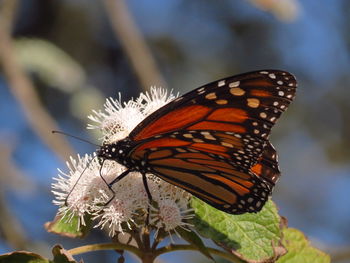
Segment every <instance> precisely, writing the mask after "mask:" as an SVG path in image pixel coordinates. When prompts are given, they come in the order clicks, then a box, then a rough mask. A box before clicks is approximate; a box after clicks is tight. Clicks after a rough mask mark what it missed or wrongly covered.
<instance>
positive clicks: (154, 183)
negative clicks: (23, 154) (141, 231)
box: [52, 87, 192, 236]
mask: <svg viewBox="0 0 350 263" xmlns="http://www.w3.org/2000/svg"><path fill="white" fill-rule="evenodd" d="M174 98H175V96H174V95H172V94H171V93H170V94H169V95H168V93H167V91H165V90H163V89H160V88H158V89H157V88H154V87H152V88H151V92H150V93H147V92H146V93H141V95H140V96H139V97H138V98H137V99H136V100H130V101H129V102H124V103H122V102H121V96H120V95H119V98H118V99H116V100H115V99H112V98H109V99H107V100H106V103H105V104H104V110H103V111H102V110H98V111H93V114H92V115H90V116H88V118H89V119H90V120H92V121H93V122H94V124H89V125H88V128H89V129H99V130H100V131H101V132H102V140H103V142H104V143H112V142H116V141H117V140H120V139H123V138H125V137H126V136H128V135H129V133H130V132H131V131H132V130H133V129H134V128H135V127H136V126H137V125H138V124H139V123H140V122H141V121H142V120H143V119H144V118H145V117H147V116H148V115H150V114H151V113H153V112H154V111H155V110H157V109H159V108H160V107H162V106H164V105H165V104H167V103H168V102H169V101H171V100H173V99H174ZM95 156H96V155H94V156H89V155H85V156H84V157H80V156H78V158H77V159H73V158H71V161H70V163H67V166H68V169H69V172H68V173H64V172H62V171H59V175H58V178H55V180H56V182H55V183H53V184H52V189H53V190H52V192H53V193H54V195H55V197H56V200H55V201H54V203H55V204H57V205H59V206H60V208H59V213H60V214H61V215H65V216H67V215H69V216H71V217H72V216H79V218H80V223H81V224H82V225H84V224H85V222H84V216H85V215H86V214H90V215H92V216H93V219H95V220H96V221H97V224H96V227H101V228H108V231H109V234H110V235H111V236H113V235H115V234H116V233H117V232H123V231H124V230H126V229H130V228H132V226H133V225H138V224H140V219H143V220H144V222H143V223H145V218H146V216H145V214H146V213H147V212H148V211H149V212H150V215H149V216H148V218H149V219H150V220H149V223H150V225H151V226H153V227H154V228H156V229H158V230H159V229H161V228H164V230H165V231H168V232H170V231H172V230H175V228H177V227H183V228H186V227H188V226H189V225H188V223H186V220H187V219H189V218H191V217H192V210H191V209H188V202H189V198H190V196H191V195H190V194H188V193H187V192H185V191H184V190H182V189H180V188H178V187H176V186H173V185H171V184H168V183H166V182H165V181H163V180H161V179H160V178H158V177H156V176H154V175H150V174H149V175H147V182H148V183H147V184H148V186H149V189H150V193H151V195H152V200H153V201H155V203H156V205H151V204H150V202H149V199H148V195H147V192H146V190H145V186H144V183H143V180H142V175H141V173H139V172H131V173H130V174H128V175H127V176H126V177H125V178H123V179H122V180H120V181H118V182H117V183H115V184H113V185H112V190H111V189H109V187H108V185H107V184H106V182H107V183H109V182H112V181H113V180H114V179H115V178H116V177H117V176H118V175H120V174H121V173H122V172H123V171H125V169H126V168H125V167H124V166H123V165H121V164H119V163H117V162H115V161H107V160H106V161H105V162H104V164H103V166H102V168H101V165H100V163H99V162H98V158H95ZM101 176H102V177H103V179H104V180H105V181H106V182H105V181H104V180H103V179H102V178H101Z"/></svg>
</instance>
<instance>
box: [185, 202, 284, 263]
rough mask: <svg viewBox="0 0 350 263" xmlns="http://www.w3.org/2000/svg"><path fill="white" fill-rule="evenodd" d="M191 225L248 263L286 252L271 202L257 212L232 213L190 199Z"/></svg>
mask: <svg viewBox="0 0 350 263" xmlns="http://www.w3.org/2000/svg"><path fill="white" fill-rule="evenodd" d="M191 206H192V208H194V210H195V214H196V216H195V218H194V222H193V225H194V226H195V228H196V230H197V231H198V233H199V234H200V235H202V236H204V237H207V238H210V239H212V240H213V241H214V242H215V243H217V244H218V245H220V246H221V247H224V248H225V249H226V250H227V251H230V253H233V254H235V255H236V256H238V257H240V258H241V259H244V260H245V261H247V262H255V263H257V262H267V261H271V260H274V259H276V258H278V257H279V256H281V255H283V254H284V253H286V250H285V249H284V247H283V246H282V245H281V243H280V240H281V236H282V233H281V229H280V223H281V222H280V220H281V218H280V216H279V215H278V213H277V208H276V206H275V205H274V203H273V202H272V201H268V202H267V203H266V205H265V206H264V207H263V209H262V210H261V211H260V212H259V213H246V214H243V215H231V214H228V213H225V212H222V211H220V210H218V209H215V208H214V207H212V206H210V205H207V204H206V203H204V202H202V201H201V200H199V199H197V198H192V201H191Z"/></svg>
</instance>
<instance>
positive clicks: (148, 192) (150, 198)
mask: <svg viewBox="0 0 350 263" xmlns="http://www.w3.org/2000/svg"><path fill="white" fill-rule="evenodd" d="M142 181H143V185H144V187H145V190H146V193H147V196H148V200H149V203H150V204H151V203H152V195H151V191H150V190H149V187H148V183H147V176H146V174H144V173H143V174H142ZM149 214H150V207H149V206H148V208H147V218H146V225H148V223H149Z"/></svg>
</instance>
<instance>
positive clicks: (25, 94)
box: [0, 0, 74, 159]
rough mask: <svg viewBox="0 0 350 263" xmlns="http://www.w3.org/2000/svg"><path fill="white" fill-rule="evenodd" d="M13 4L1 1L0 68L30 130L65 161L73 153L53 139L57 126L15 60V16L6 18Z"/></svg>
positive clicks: (67, 146)
mask: <svg viewBox="0 0 350 263" xmlns="http://www.w3.org/2000/svg"><path fill="white" fill-rule="evenodd" d="M16 3H17V1H14V0H6V1H2V5H1V10H0V12H1V13H0V65H1V66H2V70H3V72H4V74H5V76H6V79H7V82H8V86H9V87H10V89H11V91H12V93H13V95H14V97H15V98H16V99H17V101H18V103H19V104H20V105H21V107H22V108H23V112H24V114H25V115H26V117H27V119H28V121H29V123H30V125H31V126H32V128H33V130H34V131H35V132H36V133H37V135H38V136H39V138H41V139H42V140H43V141H44V142H45V143H46V145H47V146H48V147H50V148H51V149H52V150H53V151H54V152H56V153H57V154H58V155H59V156H60V157H61V158H62V159H66V157H67V155H73V154H74V150H73V149H72V148H71V146H70V145H69V143H68V142H67V141H66V140H65V139H64V138H63V137H60V136H52V134H51V130H58V126H57V125H56V123H55V121H54V120H53V119H52V118H51V116H50V115H49V114H48V112H47V111H46V110H45V109H44V108H43V107H42V105H41V103H40V100H39V98H38V95H37V94H36V91H35V87H34V86H33V84H32V82H31V81H30V79H29V78H28V77H27V76H26V74H25V73H24V71H23V69H22V68H21V66H20V65H19V63H18V62H17V60H16V55H15V52H14V49H13V43H12V39H11V31H10V28H11V25H12V22H13V20H10V19H13V18H14V15H9V14H15V13H16V11H15V8H16V6H17V5H16ZM11 8H12V10H11Z"/></svg>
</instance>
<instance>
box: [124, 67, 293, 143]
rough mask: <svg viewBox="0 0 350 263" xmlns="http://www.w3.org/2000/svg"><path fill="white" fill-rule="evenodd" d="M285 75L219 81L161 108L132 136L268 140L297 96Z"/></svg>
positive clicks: (263, 74)
mask: <svg viewBox="0 0 350 263" xmlns="http://www.w3.org/2000/svg"><path fill="white" fill-rule="evenodd" d="M295 91H296V80H295V78H294V77H293V76H292V75H291V74H289V73H287V72H284V71H276V70H270V71H256V72H251V73H245V74H242V75H238V76H233V77H229V78H226V79H222V80H218V81H215V82H212V83H210V84H207V85H204V86H202V87H200V88H198V89H195V90H193V91H191V92H189V93H187V94H185V95H183V96H181V97H179V98H177V99H175V100H174V101H172V102H170V103H168V104H167V105H165V106H164V107H162V108H160V109H159V110H157V111H156V112H154V113H153V114H151V115H150V116H149V117H147V118H146V119H145V120H144V121H143V122H141V123H140V124H139V125H138V126H137V127H136V128H135V129H134V130H133V131H132V132H131V133H130V136H129V137H130V138H131V139H132V140H135V141H138V140H143V139H147V138H150V137H153V136H157V135H159V134H163V133H167V132H173V131H177V130H183V129H187V130H222V131H226V132H227V131H231V132H236V133H241V134H252V135H254V136H256V137H260V138H263V139H266V138H267V137H268V135H269V133H270V129H271V127H272V126H273V124H274V123H275V122H276V121H277V119H278V118H279V116H280V115H281V113H282V112H283V111H284V110H285V109H286V108H287V107H288V105H289V103H290V102H291V101H292V99H293V98H294V96H295Z"/></svg>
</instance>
